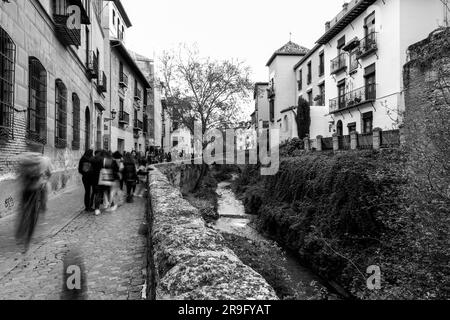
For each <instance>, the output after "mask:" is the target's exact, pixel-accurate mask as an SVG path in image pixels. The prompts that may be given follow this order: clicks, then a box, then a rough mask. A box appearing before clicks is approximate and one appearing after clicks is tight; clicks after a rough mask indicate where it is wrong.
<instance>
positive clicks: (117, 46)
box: [110, 40, 151, 88]
mask: <svg viewBox="0 0 450 320" xmlns="http://www.w3.org/2000/svg"><path fill="white" fill-rule="evenodd" d="M110 43H111V48H113V47H114V48H115V49H117V51H118V52H119V54H120V55H121V56H122V58H124V59H125V61H126V62H127V63H128V65H129V66H130V67H131V69H133V71H134V72H135V73H136V74H137V75H138V76H139V77H140V78H141V81H142V82H143V83H144V87H145V88H151V85H150V83H149V82H148V80H147V78H146V77H145V75H144V74H143V73H142V70H141V69H140V68H139V67H138V65H137V64H136V61H134V59H133V57H132V56H131V55H130V53H129V52H128V50H127V48H125V46H124V44H123V42H122V41H120V40H110Z"/></svg>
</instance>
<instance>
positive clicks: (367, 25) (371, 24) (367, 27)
mask: <svg viewBox="0 0 450 320" xmlns="http://www.w3.org/2000/svg"><path fill="white" fill-rule="evenodd" d="M364 32H365V36H366V37H367V36H368V35H370V34H372V33H374V32H375V12H372V13H371V14H370V15H369V16H367V18H365V19H364Z"/></svg>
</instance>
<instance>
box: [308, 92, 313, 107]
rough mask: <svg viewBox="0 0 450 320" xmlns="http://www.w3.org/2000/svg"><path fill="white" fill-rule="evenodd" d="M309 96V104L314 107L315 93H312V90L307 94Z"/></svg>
mask: <svg viewBox="0 0 450 320" xmlns="http://www.w3.org/2000/svg"><path fill="white" fill-rule="evenodd" d="M307 95H308V103H309V105H310V106H312V105H313V92H312V90H309V91H308V92H307Z"/></svg>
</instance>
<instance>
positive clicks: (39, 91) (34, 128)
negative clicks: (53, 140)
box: [27, 57, 47, 144]
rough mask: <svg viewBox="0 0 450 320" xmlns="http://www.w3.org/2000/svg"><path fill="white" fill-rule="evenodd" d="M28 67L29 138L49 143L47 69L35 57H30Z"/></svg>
mask: <svg viewBox="0 0 450 320" xmlns="http://www.w3.org/2000/svg"><path fill="white" fill-rule="evenodd" d="M28 67H29V69H28V70H29V78H28V126H27V138H28V139H30V140H32V141H35V142H39V143H42V144H47V71H45V68H44V67H43V66H42V64H41V63H40V61H39V60H38V59H36V58H34V57H30V59H29V61H28Z"/></svg>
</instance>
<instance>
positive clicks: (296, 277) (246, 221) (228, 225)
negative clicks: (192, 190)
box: [215, 182, 323, 299]
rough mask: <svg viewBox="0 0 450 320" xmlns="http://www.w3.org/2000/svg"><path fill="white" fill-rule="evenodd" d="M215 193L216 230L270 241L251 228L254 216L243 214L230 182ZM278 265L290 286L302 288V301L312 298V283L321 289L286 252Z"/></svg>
mask: <svg viewBox="0 0 450 320" xmlns="http://www.w3.org/2000/svg"><path fill="white" fill-rule="evenodd" d="M216 192H217V194H218V195H219V200H218V209H217V210H218V213H219V215H220V218H219V219H218V220H217V222H216V225H215V228H216V229H217V230H219V231H221V232H225V233H231V234H235V235H237V236H241V237H245V238H247V239H249V240H252V241H272V240H270V239H268V238H267V237H265V236H263V235H262V234H260V233H259V232H258V231H257V230H255V229H254V228H253V227H252V219H253V218H254V216H252V215H248V214H246V213H245V208H244V205H243V203H242V201H240V200H239V199H237V198H236V195H235V194H234V192H233V191H232V190H231V182H221V183H219V184H218V188H217V191H216ZM280 263H282V264H283V266H284V268H285V269H286V270H287V272H288V275H289V278H290V280H289V281H290V282H291V286H292V287H293V288H298V287H299V286H301V287H302V289H301V291H299V293H300V295H301V297H302V299H311V298H312V297H313V296H314V287H312V286H311V285H310V283H311V282H312V281H314V282H315V283H317V285H318V286H319V287H323V286H322V284H321V283H322V281H321V279H320V278H319V277H318V276H316V275H315V274H314V273H313V272H312V271H311V270H309V269H308V268H306V267H304V266H303V265H301V264H300V262H299V261H298V259H297V258H296V257H295V256H294V255H293V254H290V253H288V252H286V259H285V261H283V262H280Z"/></svg>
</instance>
